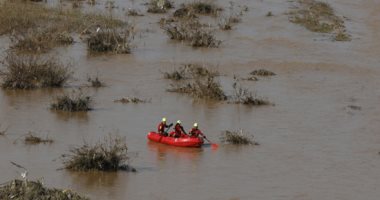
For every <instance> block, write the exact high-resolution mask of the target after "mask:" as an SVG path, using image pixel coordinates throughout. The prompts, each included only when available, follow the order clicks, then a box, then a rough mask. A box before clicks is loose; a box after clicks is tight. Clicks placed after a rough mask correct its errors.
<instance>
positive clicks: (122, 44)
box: [87, 29, 131, 53]
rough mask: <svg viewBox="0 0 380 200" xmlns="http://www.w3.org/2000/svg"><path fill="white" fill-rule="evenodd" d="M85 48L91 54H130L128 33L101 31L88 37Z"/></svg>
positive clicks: (110, 30)
mask: <svg viewBox="0 0 380 200" xmlns="http://www.w3.org/2000/svg"><path fill="white" fill-rule="evenodd" d="M87 47H88V49H89V50H90V51H92V52H114V53H131V48H130V40H129V32H119V31H117V30H115V29H105V30H104V29H101V30H100V31H98V32H95V33H93V34H91V35H90V36H89V37H88V39H87Z"/></svg>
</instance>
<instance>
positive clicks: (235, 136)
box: [220, 129, 258, 145]
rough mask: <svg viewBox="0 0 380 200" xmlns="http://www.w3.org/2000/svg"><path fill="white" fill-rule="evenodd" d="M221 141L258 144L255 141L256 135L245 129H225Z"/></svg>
mask: <svg viewBox="0 0 380 200" xmlns="http://www.w3.org/2000/svg"><path fill="white" fill-rule="evenodd" d="M220 140H221V142H223V143H227V144H236V145H258V143H257V142H255V141H254V136H253V135H250V134H248V133H245V132H243V130H241V129H240V130H238V131H228V130H227V131H224V132H222V135H221V137H220Z"/></svg>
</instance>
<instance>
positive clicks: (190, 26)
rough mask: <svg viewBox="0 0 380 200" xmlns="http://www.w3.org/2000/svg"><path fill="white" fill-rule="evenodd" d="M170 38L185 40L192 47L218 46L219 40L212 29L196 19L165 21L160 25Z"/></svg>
mask: <svg viewBox="0 0 380 200" xmlns="http://www.w3.org/2000/svg"><path fill="white" fill-rule="evenodd" d="M162 28H163V29H164V30H165V32H166V34H167V35H168V36H169V38H170V39H172V40H178V41H185V42H187V43H188V44H190V45H191V46H193V47H214V48H215V47H219V45H220V44H221V41H220V40H218V39H216V38H215V36H214V34H213V31H212V30H211V29H210V28H207V26H205V25H203V24H201V23H200V22H199V21H198V20H197V19H194V18H192V19H190V18H189V19H181V20H178V21H176V22H172V23H166V24H164V25H163V27H162Z"/></svg>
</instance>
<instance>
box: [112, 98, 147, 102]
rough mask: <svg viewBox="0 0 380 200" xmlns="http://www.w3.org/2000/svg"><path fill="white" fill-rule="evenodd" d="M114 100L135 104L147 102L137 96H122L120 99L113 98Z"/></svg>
mask: <svg viewBox="0 0 380 200" xmlns="http://www.w3.org/2000/svg"><path fill="white" fill-rule="evenodd" d="M114 102H120V103H123V104H125V103H135V104H138V103H147V102H149V100H146V99H140V98H137V97H123V98H121V99H117V100H114Z"/></svg>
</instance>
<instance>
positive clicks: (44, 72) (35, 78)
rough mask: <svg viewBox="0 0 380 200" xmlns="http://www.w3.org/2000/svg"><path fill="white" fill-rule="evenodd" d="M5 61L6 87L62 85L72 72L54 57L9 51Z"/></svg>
mask: <svg viewBox="0 0 380 200" xmlns="http://www.w3.org/2000/svg"><path fill="white" fill-rule="evenodd" d="M4 63H5V68H6V69H5V71H4V72H3V74H4V82H3V84H2V86H3V87H4V88H13V89H16V88H18V89H31V88H41V87H62V86H63V84H65V83H66V81H67V80H68V79H69V78H70V77H71V74H72V73H71V71H70V69H69V67H68V66H64V65H63V64H62V63H60V62H59V61H58V60H57V59H56V58H54V57H49V58H42V57H41V56H37V55H17V54H14V53H9V54H8V55H7V57H6V58H5V61H4Z"/></svg>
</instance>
